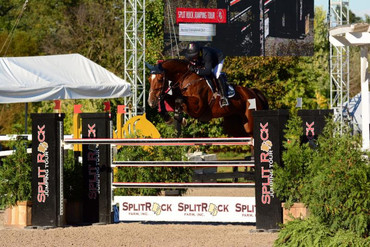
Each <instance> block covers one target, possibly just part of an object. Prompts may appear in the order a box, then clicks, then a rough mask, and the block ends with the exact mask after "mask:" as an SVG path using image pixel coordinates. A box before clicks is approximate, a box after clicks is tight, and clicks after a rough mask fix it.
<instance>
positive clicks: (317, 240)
mask: <svg viewBox="0 0 370 247" xmlns="http://www.w3.org/2000/svg"><path fill="white" fill-rule="evenodd" d="M369 245H370V240H369V238H361V237H359V236H358V235H356V234H355V233H354V232H352V231H348V230H343V229H339V230H338V231H333V230H331V229H329V228H328V227H327V226H326V225H324V224H322V223H320V221H319V219H317V218H316V217H310V218H308V219H305V220H299V219H298V220H294V221H290V222H288V223H287V224H286V225H284V227H283V228H282V229H281V231H280V233H279V236H278V239H277V240H276V241H275V243H274V246H284V247H297V246H301V247H306V246H307V247H312V246H325V247H347V246H353V247H363V246H369Z"/></svg>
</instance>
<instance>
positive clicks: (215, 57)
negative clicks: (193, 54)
mask: <svg viewBox="0 0 370 247" xmlns="http://www.w3.org/2000/svg"><path fill="white" fill-rule="evenodd" d="M224 58H225V57H224V55H223V53H222V52H221V51H220V50H218V49H215V48H211V47H202V48H201V50H200V55H199V58H198V60H197V63H196V66H197V67H200V68H199V71H198V73H197V74H198V75H200V76H211V75H212V69H213V68H214V67H216V66H217V65H218V64H219V63H221V62H222V60H224Z"/></svg>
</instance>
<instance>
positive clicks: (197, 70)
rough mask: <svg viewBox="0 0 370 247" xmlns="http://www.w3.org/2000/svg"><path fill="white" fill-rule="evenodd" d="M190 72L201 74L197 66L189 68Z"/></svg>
mask: <svg viewBox="0 0 370 247" xmlns="http://www.w3.org/2000/svg"><path fill="white" fill-rule="evenodd" d="M189 70H190V71H191V72H194V73H196V74H198V72H199V69H198V68H197V67H195V66H190V67H189Z"/></svg>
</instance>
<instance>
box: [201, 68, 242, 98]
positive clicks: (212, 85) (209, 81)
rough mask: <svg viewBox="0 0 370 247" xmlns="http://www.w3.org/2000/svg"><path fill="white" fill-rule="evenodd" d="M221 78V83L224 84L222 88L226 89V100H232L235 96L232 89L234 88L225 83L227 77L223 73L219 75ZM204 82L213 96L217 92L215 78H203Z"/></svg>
mask: <svg viewBox="0 0 370 247" xmlns="http://www.w3.org/2000/svg"><path fill="white" fill-rule="evenodd" d="M221 76H222V77H223V78H222V82H223V83H224V86H225V87H226V88H227V98H229V99H230V98H232V97H234V96H235V89H234V86H232V85H230V84H229V83H228V82H227V76H226V74H225V73H221V75H220V77H221ZM204 78H205V80H206V82H207V85H208V87H209V88H210V89H211V91H212V93H213V94H215V93H216V92H217V86H216V85H217V82H216V80H217V79H216V78H215V77H214V76H212V77H210V76H205V77H204Z"/></svg>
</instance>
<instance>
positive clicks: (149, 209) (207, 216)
mask: <svg viewBox="0 0 370 247" xmlns="http://www.w3.org/2000/svg"><path fill="white" fill-rule="evenodd" d="M255 204H256V203H255V197H181V196H177V197H165V196H115V197H114V205H117V206H118V207H119V220H120V221H168V222H226V223H227V222H240V223H255V222H256V206H255Z"/></svg>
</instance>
